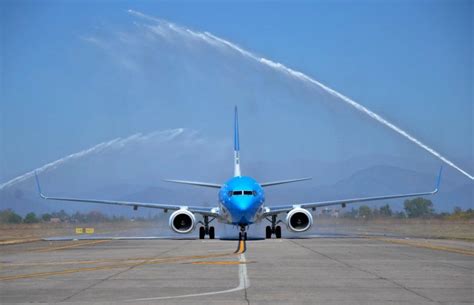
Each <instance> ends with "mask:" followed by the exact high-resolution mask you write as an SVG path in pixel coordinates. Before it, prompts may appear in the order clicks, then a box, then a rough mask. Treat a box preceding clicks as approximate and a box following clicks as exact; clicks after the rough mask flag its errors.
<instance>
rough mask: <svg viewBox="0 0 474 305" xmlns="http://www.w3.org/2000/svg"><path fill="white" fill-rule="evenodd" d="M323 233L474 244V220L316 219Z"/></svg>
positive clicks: (316, 223)
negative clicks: (333, 231)
mask: <svg viewBox="0 0 474 305" xmlns="http://www.w3.org/2000/svg"><path fill="white" fill-rule="evenodd" d="M315 225H316V226H318V229H321V230H337V231H344V232H348V231H349V232H352V233H356V234H387V235H400V236H407V237H420V238H438V239H458V240H467V241H474V226H473V225H474V220H455V221H454V220H445V219H396V218H377V219H369V220H364V219H345V218H315Z"/></svg>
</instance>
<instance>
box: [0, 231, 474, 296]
mask: <svg viewBox="0 0 474 305" xmlns="http://www.w3.org/2000/svg"><path fill="white" fill-rule="evenodd" d="M236 246H237V242H236V241H224V240H166V239H154V240H122V239H116V240H78V241H61V240H60V241H38V242H31V243H24V244H16V245H5V246H1V247H0V254H1V261H0V292H1V294H0V303H1V304H21V303H31V302H35V303H48V304H51V303H68V304H117V303H123V304H338V305H340V304H377V305H380V304H472V303H473V301H474V300H473V270H472V269H473V265H474V263H473V262H474V260H473V258H474V251H472V244H471V243H467V242H449V241H446V242H443V241H429V240H428V241H427V240H405V239H394V238H379V237H362V238H361V237H350V236H348V237H344V236H337V237H333V236H325V237H322V236H313V237H312V238H305V239H281V240H276V239H272V240H254V241H248V242H247V251H246V252H245V253H234V252H235V249H236Z"/></svg>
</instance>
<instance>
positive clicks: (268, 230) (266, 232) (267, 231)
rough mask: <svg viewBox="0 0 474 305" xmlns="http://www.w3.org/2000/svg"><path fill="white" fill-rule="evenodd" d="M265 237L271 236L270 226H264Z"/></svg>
mask: <svg viewBox="0 0 474 305" xmlns="http://www.w3.org/2000/svg"><path fill="white" fill-rule="evenodd" d="M265 238H267V239H268V238H272V228H270V226H267V227H266V228H265Z"/></svg>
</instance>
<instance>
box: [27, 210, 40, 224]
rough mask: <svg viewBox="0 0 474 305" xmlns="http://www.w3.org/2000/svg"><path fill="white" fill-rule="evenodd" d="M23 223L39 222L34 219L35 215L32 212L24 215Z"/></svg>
mask: <svg viewBox="0 0 474 305" xmlns="http://www.w3.org/2000/svg"><path fill="white" fill-rule="evenodd" d="M23 222H24V223H37V222H39V220H38V218H37V217H36V214H35V213H33V212H30V213H28V214H26V216H25V219H24V220H23Z"/></svg>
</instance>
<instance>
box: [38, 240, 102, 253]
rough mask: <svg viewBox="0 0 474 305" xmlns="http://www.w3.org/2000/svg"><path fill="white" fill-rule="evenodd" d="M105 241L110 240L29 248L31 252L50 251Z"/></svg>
mask: <svg viewBox="0 0 474 305" xmlns="http://www.w3.org/2000/svg"><path fill="white" fill-rule="evenodd" d="M106 242H110V240H94V241H87V242H82V243H76V244H72V245H66V246H60V247H53V248H49V247H46V248H40V249H33V250H30V251H32V252H50V251H56V250H64V249H71V248H77V247H80V246H87V245H95V244H101V243H106Z"/></svg>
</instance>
